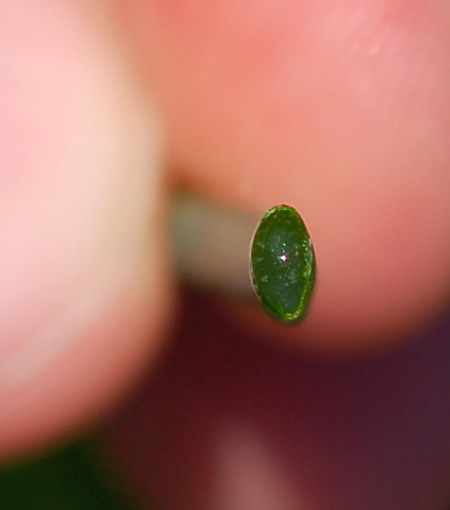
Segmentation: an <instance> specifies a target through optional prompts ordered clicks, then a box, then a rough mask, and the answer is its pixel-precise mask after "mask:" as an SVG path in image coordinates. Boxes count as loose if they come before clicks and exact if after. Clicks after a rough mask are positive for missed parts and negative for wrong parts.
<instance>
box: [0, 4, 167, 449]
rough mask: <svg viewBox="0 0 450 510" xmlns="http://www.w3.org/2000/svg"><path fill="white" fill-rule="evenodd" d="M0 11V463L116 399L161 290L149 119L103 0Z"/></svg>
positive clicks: (151, 332)
mask: <svg viewBox="0 0 450 510" xmlns="http://www.w3.org/2000/svg"><path fill="white" fill-rule="evenodd" d="M0 19H1V20H2V23H1V24H2V30H1V31H0V67H1V79H0V105H1V112H2V113H1V116H0V132H1V137H0V138H1V148H0V150H1V153H2V156H1V161H2V168H1V171H0V196H1V200H0V209H1V212H0V283H1V285H0V458H3V457H4V456H7V455H11V454H14V453H18V452H20V451H23V450H25V449H28V448H31V447H35V446H37V445H39V444H42V443H45V442H46V441H48V440H50V439H52V438H55V437H57V436H59V435H65V434H69V433H72V432H73V430H75V429H76V428H77V427H79V426H81V424H84V423H86V421H87V420H89V419H92V418H93V417H95V416H97V415H99V414H100V413H101V412H102V410H104V409H105V408H106V407H108V406H109V405H111V404H112V403H113V402H114V401H116V400H117V399H118V398H119V397H120V395H121V394H122V393H123V392H124V389H125V388H126V387H127V385H129V383H130V382H131V381H132V380H133V379H135V377H136V374H137V373H139V368H142V367H143V365H144V364H145V363H146V361H147V360H148V359H149V357H151V356H152V355H153V354H154V353H155V352H156V348H157V346H158V344H159V340H160V338H161V329H162V324H163V322H164V318H165V317H166V314H167V310H168V306H167V305H168V293H169V286H168V284H167V280H168V277H167V271H166V259H167V254H166V253H165V254H164V257H163V256H162V254H163V252H165V251H167V250H165V248H164V243H165V240H164V236H163V234H162V231H161V228H162V227H161V218H160V213H159V212H158V211H160V205H161V202H162V201H163V200H162V196H161V186H160V170H159V166H160V165H159V163H160V161H159V160H160V156H161V155H160V136H159V130H158V126H157V123H156V120H155V116H154V112H153V111H152V109H151V107H150V105H149V104H148V101H147V99H146V97H145V94H144V92H143V87H141V85H140V82H139V79H138V73H137V69H136V67H134V66H133V58H132V56H131V55H129V54H128V53H127V51H126V50H125V48H124V47H122V46H123V45H121V44H119V43H118V42H117V41H116V36H115V32H114V28H113V23H112V21H110V20H109V18H108V10H107V7H106V4H105V5H103V4H101V3H98V2H94V3H90V2H83V3H81V4H80V3H78V2H70V1H64V2H58V1H53V0H39V1H26V2H18V3H14V2H4V3H2V5H1V7H0ZM117 39H118V40H119V39H120V38H119V37H118V38H117ZM149 240H150V242H149Z"/></svg>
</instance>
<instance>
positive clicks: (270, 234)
mask: <svg viewBox="0 0 450 510" xmlns="http://www.w3.org/2000/svg"><path fill="white" fill-rule="evenodd" d="M250 272H251V277H252V283H253V288H254V290H255V293H256V295H257V297H258V299H259V300H260V302H261V304H262V306H263V307H264V308H265V309H266V310H267V312H269V313H270V314H271V315H272V316H273V317H274V318H275V319H278V320H279V321H281V322H284V323H286V324H292V323H295V322H297V321H299V320H300V319H301V318H303V317H304V315H305V313H306V310H307V308H308V305H309V302H310V300H311V295H312V292H313V289H314V283H315V280H316V261H315V255H314V250H313V247H312V242H311V238H310V236H309V234H308V231H307V230H306V227H305V224H304V223H303V220H302V219H301V218H300V215H299V214H298V212H297V211H296V210H295V209H294V208H293V207H290V206H288V205H278V206H276V207H273V208H272V209H269V210H268V211H267V212H266V214H264V216H263V217H262V219H261V221H260V222H259V225H258V227H257V229H256V231H255V234H254V236H253V241H252V247H251V253H250Z"/></svg>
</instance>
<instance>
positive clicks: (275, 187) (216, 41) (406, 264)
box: [120, 0, 450, 351]
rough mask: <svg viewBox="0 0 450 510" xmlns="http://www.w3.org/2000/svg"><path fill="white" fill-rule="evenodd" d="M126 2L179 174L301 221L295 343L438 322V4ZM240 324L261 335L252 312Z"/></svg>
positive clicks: (371, 338)
mask: <svg viewBox="0 0 450 510" xmlns="http://www.w3.org/2000/svg"><path fill="white" fill-rule="evenodd" d="M120 3H121V4H122V5H123V6H124V12H126V13H127V14H128V15H129V18H130V20H131V23H130V26H131V27H132V31H133V32H134V33H136V34H137V37H139V40H140V42H141V43H142V47H143V51H144V52H145V55H146V62H147V65H148V70H149V73H150V74H151V76H152V80H153V84H154V87H155V91H156V93H157V96H158V98H159V100H160V102H161V105H162V108H163V110H164V113H165V117H166V119H167V121H168V124H169V135H170V142H171V148H172V155H173V159H174V168H176V175H177V177H178V178H179V179H180V180H182V181H183V183H184V184H185V185H186V186H187V187H190V188H191V189H192V190H194V191H195V192H197V193H199V194H203V195H205V196H207V197H209V198H212V199H213V200H215V201H216V202H218V201H219V200H222V201H223V202H224V203H225V204H226V205H227V204H228V205H230V206H233V207H234V208H236V209H238V210H247V211H251V212H254V213H256V214H260V215H261V214H262V213H263V212H264V211H265V210H266V209H268V208H269V207H272V206H274V205H277V204H280V203H288V204H290V205H293V206H294V207H296V208H297V209H298V210H299V211H300V213H301V214H302V216H303V217H304V219H305V221H306V224H307V226H308V229H309V231H310V234H311V236H312V239H313V242H314V244H315V248H316V253H317V261H318V288H317V293H316V296H315V298H314V304H313V308H312V309H311V313H310V317H309V319H308V320H307V321H306V322H305V323H304V324H303V325H302V327H301V328H299V330H298V333H296V334H294V335H292V336H294V337H296V335H297V339H298V338H300V337H301V338H302V339H303V340H302V341H303V343H305V344H306V343H309V344H310V345H311V346H322V347H324V348H325V349H326V350H328V351H329V350H330V349H334V348H344V349H345V348H347V347H349V346H352V347H355V348H361V349H364V348H366V347H368V346H372V347H374V346H377V345H380V344H382V343H383V342H384V343H387V342H390V341H392V340H393V339H395V338H397V339H398V338H400V337H404V335H406V334H409V333H411V332H412V331H415V330H417V329H418V328H420V327H422V326H423V325H424V324H426V323H427V322H430V321H431V320H432V318H433V317H436V316H437V315H438V314H439V313H441V312H442V310H443V306H444V304H445V301H446V300H447V299H448V296H449V280H450V269H449V267H450V266H449V264H448V260H449V253H450V244H449V243H450V210H449V203H450V201H449V199H448V195H449V188H450V181H449V177H450V174H449V172H448V168H449V165H450V150H449V144H448V140H449V137H450V122H449V119H450V115H449V112H450V92H449V91H450V73H449V66H448V55H449V51H450V31H449V30H448V27H449V22H450V12H449V9H448V4H447V2H445V1H442V0H435V1H431V2H430V1H428V0H420V1H416V2H394V1H392V0H383V1H381V2H376V1H372V0H365V1H363V2H354V1H353V0H345V1H343V2H335V1H333V0H321V1H320V2H306V3H305V2H292V1H290V0H285V1H281V2H280V1H279V0H266V1H264V2H252V1H248V2H237V1H228V0H226V1H220V0H219V1H215V2H199V1H195V0H185V1H182V2H177V3H176V4H172V3H170V2H169V3H168V2H164V1H162V2H161V1H157V0H153V1H148V0H121V2H120ZM230 242H232V241H230ZM250 320H251V321H252V322H253V324H255V325H256V327H257V328H259V325H260V324H262V325H263V326H262V328H260V332H265V331H269V330H270V325H269V324H268V323H264V322H263V319H262V314H261V315H259V316H257V315H252V318H251V319H250ZM272 336H275V337H277V338H279V337H282V336H283V333H281V332H280V330H279V329H273V335H272Z"/></svg>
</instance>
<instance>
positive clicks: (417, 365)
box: [0, 0, 450, 510]
mask: <svg viewBox="0 0 450 510" xmlns="http://www.w3.org/2000/svg"><path fill="white" fill-rule="evenodd" d="M24 5H25V6H24ZM80 5H81V7H80ZM89 6H91V7H88V5H87V4H78V3H72V2H69V1H67V2H56V1H50V0H45V1H44V0H40V1H38V2H36V1H34V2H31V1H30V2H28V3H26V4H23V3H21V4H19V5H18V6H17V5H16V4H8V3H5V5H4V6H2V7H1V8H0V16H1V18H2V19H6V20H7V21H8V22H7V23H6V24H5V26H6V27H7V28H8V29H7V30H2V33H1V35H0V56H1V60H0V63H1V65H2V69H3V66H5V68H6V70H7V72H6V73H4V75H5V76H6V77H7V79H4V77H3V76H2V81H1V85H0V86H1V87H2V99H1V105H2V109H3V110H2V112H6V113H5V114H3V113H2V116H1V117H0V119H1V120H0V122H1V127H0V129H1V132H2V139H3V140H4V139H5V138H4V136H6V140H7V143H5V144H4V145H5V147H4V150H5V154H6V159H4V161H6V164H5V165H4V170H3V167H2V172H1V174H0V175H1V177H0V179H1V183H0V193H1V194H2V201H1V206H0V207H2V214H1V215H0V218H1V222H2V224H1V225H2V228H1V229H0V232H1V234H0V235H1V239H0V241H1V242H0V246H3V247H7V249H3V250H0V257H1V258H0V271H2V272H1V276H2V287H1V295H0V303H1V306H0V311H1V313H2V316H1V320H0V325H1V327H2V332H1V336H0V338H1V345H0V367H2V368H3V371H2V372H0V377H1V379H0V381H1V382H2V384H3V386H2V390H0V457H1V458H6V457H10V456H12V455H17V454H22V453H23V452H25V451H30V450H31V449H34V448H36V447H40V448H42V447H43V446H45V445H47V444H49V442H50V441H55V440H57V439H59V438H61V437H67V436H71V435H72V434H74V433H75V432H76V431H80V430H81V429H83V427H86V426H87V424H88V423H89V422H90V421H92V420H93V419H95V418H99V417H100V415H102V413H104V410H105V409H107V408H108V407H110V406H112V405H113V404H114V403H116V402H117V400H118V399H119V398H121V397H122V396H123V395H124V394H125V393H126V390H127V388H129V386H130V385H131V384H132V382H133V381H135V380H136V378H137V377H138V376H139V374H140V373H141V372H142V369H143V367H144V366H145V365H146V364H148V362H149V361H150V360H151V359H153V358H154V356H155V354H156V352H157V351H158V348H159V345H160V343H161V341H162V340H163V338H164V335H163V332H164V331H165V329H166V328H167V327H168V326H170V324H169V323H170V322H172V321H171V320H169V317H172V316H171V315H170V306H171V303H172V302H173V297H172V296H173V295H172V294H171V289H170V285H171V269H170V260H167V254H168V250H167V249H166V248H165V246H166V245H165V237H166V236H167V232H165V231H164V228H163V219H162V218H160V217H158V216H157V214H156V212H155V210H156V209H157V205H158V200H161V202H162V203H163V205H164V203H165V202H166V200H167V198H166V197H165V193H164V190H163V188H162V183H161V181H160V179H159V173H160V170H159V162H158V151H159V150H160V147H159V145H160V135H159V132H158V128H157V126H156V123H155V119H154V112H153V111H152V109H151V108H150V107H149V108H148V109H147V108H146V106H145V107H144V105H147V100H148V99H149V98H148V97H147V93H144V92H143V90H142V82H141V77H140V75H139V72H138V71H137V69H136V67H137V65H136V63H137V62H139V65H142V66H143V67H144V69H143V70H144V72H145V73H146V74H147V77H148V83H149V85H148V89H147V90H146V92H147V91H148V90H150V89H151V92H152V94H153V95H154V98H155V99H156V102H157V105H158V108H159V110H160V112H161V114H162V120H163V121H164V123H165V128H166V130H167V135H168V142H169V144H170V146H169V149H170V150H169V156H170V158H171V160H172V175H171V178H172V179H174V180H176V181H178V182H181V183H183V184H185V185H186V186H188V187H189V188H190V189H192V190H195V191H196V192H198V193H202V194H204V195H206V196H209V197H211V198H213V199H214V200H217V201H218V202H223V203H225V204H228V205H230V206H233V207H235V208H236V209H238V210H239V209H248V210H251V211H252V212H255V213H257V214H259V213H262V212H263V211H264V210H265V209H267V208H268V207H270V206H273V205H274V204H276V203H282V202H288V203H290V204H291V205H295V206H296V208H298V209H299V210H300V212H301V214H302V216H303V217H304V219H305V221H306V223H307V226H308V229H309V231H310V232H311V234H312V237H313V240H314V243H315V247H316V251H317V256H318V259H319V264H320V266H319V271H320V273H319V278H320V280H319V287H318V289H317V295H316V296H315V299H314V305H313V306H314V307H313V308H312V310H311V315H310V318H309V319H308V321H307V322H305V324H304V325H303V326H302V327H301V329H298V330H295V331H294V330H293V331H290V332H289V335H290V336H291V339H292V341H295V342H299V340H301V342H302V343H303V344H304V345H306V344H309V345H310V347H311V348H318V349H320V350H321V352H322V353H328V354H330V353H332V352H335V351H336V350H338V351H339V352H341V353H347V354H348V353H349V352H354V351H355V349H356V350H361V349H366V348H371V349H374V348H377V347H378V346H379V345H380V344H381V343H385V344H388V345H394V344H396V343H398V342H399V339H400V337H401V336H402V335H404V334H406V333H408V332H411V331H413V330H414V331H417V329H418V328H420V327H422V326H426V325H429V324H430V323H432V321H433V319H434V318H435V317H437V316H438V315H439V313H442V310H443V309H444V306H445V304H446V300H447V298H448V282H449V267H448V253H449V249H450V247H449V242H450V226H449V218H450V214H449V209H448V207H449V206H448V185H449V181H448V179H449V177H448V167H449V163H450V154H449V149H448V143H447V141H448V139H449V135H450V124H449V118H450V115H449V108H450V100H449V92H448V91H449V90H450V88H449V85H450V83H449V82H450V76H449V70H448V65H447V58H448V52H449V46H450V35H449V33H450V32H449V30H448V28H449V24H450V21H449V17H450V14H449V12H448V7H447V6H446V4H445V3H444V2H443V1H442V2H437V1H434V2H425V1H419V0H417V1H415V2H393V1H383V2H368V1H364V2H356V1H354V2H351V1H345V2H339V3H336V2H334V3H333V2H331V0H329V1H321V2H314V4H313V5H309V4H307V3H301V2H294V1H292V2H287V1H284V2H275V1H274V0H273V1H269V0H268V1H265V2H250V1H248V2H225V1H220V2H219V1H216V2H199V1H198V2H193V1H192V2H189V1H184V2H167V1H159V2H156V1H153V2H152V1H143V0H142V1H140V0H136V1H124V0H123V1H120V2H117V9H118V11H117V13H116V14H118V16H117V18H118V19H120V22H121V27H120V30H118V27H117V25H115V24H114V22H113V21H112V20H111V18H110V17H109V15H110V12H109V10H107V9H104V5H103V4H101V3H98V4H97V3H96V4H94V6H92V5H91V3H89ZM56 28H57V29H56ZM125 40H126V41H127V43H129V44H130V47H126V48H124V47H123V46H124V44H123V43H124V41H125ZM131 48H132V50H131ZM127 51H129V53H127ZM133 57H136V58H135V59H134V58H133ZM8 59H9V60H8ZM130 62H131V64H130ZM17 63H19V64H20V66H18V67H16V65H17ZM12 64H14V65H12ZM11 69H13V70H14V71H15V72H14V73H11ZM16 72H17V74H16ZM21 73H25V74H21ZM74 112H82V115H75V114H74ZM155 126H156V127H155ZM93 140H95V143H92V141H93ZM24 141H25V143H27V150H24V149H23V146H24ZM28 144H29V145H28ZM2 150H3V147H2ZM18 175H19V176H20V177H21V178H20V179H18V178H17V176H18ZM125 190H127V191H128V193H126V192H125ZM143 190H145V192H144V191H143ZM118 211H119V212H118ZM149 232H151V236H149V237H151V239H150V240H149V239H148V238H147V236H148V233H149ZM24 234H26V235H24ZM30 254H32V257H30ZM119 269H120V270H119ZM118 275H119V276H118ZM4 282H6V284H4ZM187 301H188V303H191V302H192V310H190V309H188V310H187V312H186V311H185V314H184V316H183V317H184V318H183V319H182V320H183V322H181V325H180V331H179V332H178V335H177V336H176V338H178V340H179V341H178V342H177V343H176V344H175V347H174V352H175V354H174V355H172V356H175V359H174V358H173V357H169V358H168V361H167V365H164V366H163V367H162V368H161V370H160V372H159V373H158V377H157V378H156V382H155V384H154V385H153V386H151V387H150V388H149V389H148V394H149V395H148V400H145V399H144V404H145V405H143V404H142V402H141V401H138V402H132V403H131V404H130V408H129V409H127V413H124V414H122V416H121V417H120V418H119V419H118V420H117V422H116V423H115V424H113V425H112V426H111V430H110V431H109V433H108V436H107V437H109V438H110V439H111V444H113V445H114V446H115V448H116V451H117V454H118V455H120V456H121V457H122V459H123V460H124V461H125V462H128V464H129V467H130V473H134V476H135V479H136V483H137V484H138V485H139V486H140V487H141V488H144V489H145V488H146V487H150V493H151V492H152V491H158V490H159V494H158V496H159V497H160V498H161V499H162V500H163V501H164V500H165V501H166V502H168V503H169V504H172V506H171V508H176V509H177V510H180V509H181V508H196V509H199V510H200V509H202V508H205V509H206V508H208V509H211V508H212V509H215V508H218V509H220V508H222V509H224V508H243V509H245V510H248V508H249V504H250V503H249V501H248V499H246V498H248V492H247V488H248V487H251V488H252V494H254V495H255V499H251V501H252V503H253V504H257V503H259V504H261V503H262V502H265V503H267V505H268V508H271V506H270V505H272V508H283V510H289V509H290V508H299V505H300V503H301V505H302V506H304V507H305V508H307V509H308V510H309V509H311V510H316V509H321V508H324V509H326V508H330V503H331V502H333V503H336V499H335V494H336V491H338V492H339V495H340V499H339V501H341V502H342V505H341V507H342V508H343V509H344V508H347V509H348V508H355V510H358V509H359V508H369V506H367V505H365V503H366V502H367V500H368V498H369V500H371V501H376V502H379V501H380V500H379V499H375V500H374V499H373V496H374V495H378V496H379V497H380V498H382V499H381V504H380V505H378V506H377V507H376V508H380V507H382V508H386V509H388V510H389V509H391V508H392V510H397V509H398V508H402V506H401V504H402V503H404V505H403V507H404V508H408V509H409V510H411V509H414V504H415V505H416V508H417V510H422V509H423V508H425V507H424V505H422V506H420V505H421V504H422V503H423V502H424V501H425V502H429V501H431V500H432V501H435V500H436V501H438V502H442V501H444V500H445V497H446V496H447V493H446V487H447V486H448V483H447V481H448V476H450V469H449V466H448V461H447V459H448V452H449V444H450V438H449V437H448V430H450V424H448V418H447V421H446V416H447V415H448V405H447V403H446V402H445V401H444V400H443V399H442V395H448V394H450V391H447V390H445V391H443V388H444V389H445V388H446V386H445V381H446V380H447V379H448V378H447V379H445V378H444V376H445V374H448V367H447V366H445V363H444V361H443V360H445V359H448V355H447V353H448V350H447V351H446V350H445V343H444V342H443V341H441V342H434V343H433V342H430V344H431V345H430V346H429V347H428V344H425V346H424V345H421V346H420V348H419V347H417V349H418V350H417V351H415V350H414V349H413V347H409V348H408V349H409V350H408V349H405V352H404V353H403V352H401V353H400V354H399V355H398V356H399V357H398V358H395V359H393V360H392V361H387V362H386V363H384V362H376V361H375V362H373V365H370V366H369V367H367V366H365V365H362V366H359V365H357V366H356V368H355V369H354V370H353V369H348V368H346V366H345V365H343V366H340V365H337V367H336V368H335V369H334V370H333V368H329V367H327V365H326V364H325V365H324V366H323V365H321V364H320V363H318V364H316V363H315V362H308V361H305V360H303V359H301V358H300V359H298V358H296V357H295V356H292V355H287V354H286V353H282V351H281V350H279V351H276V350H275V349H274V351H271V350H270V349H269V350H266V349H268V348H267V347H266V346H265V345H258V343H257V342H256V340H257V339H259V337H261V336H263V335H262V333H261V330H262V329H263V330H264V335H265V336H268V337H270V338H271V340H272V341H273V340H275V341H277V342H280V341H282V340H283V339H282V338H281V337H288V336H289V335H288V334H287V333H286V332H285V330H281V329H279V328H277V327H275V326H272V325H270V323H268V322H265V318H264V317H263V315H262V314H260V313H259V312H258V311H256V310H253V309H252V310H248V311H247V310H245V309H243V307H240V308H239V310H236V309H235V307H234V305H233V306H231V310H230V309H227V311H226V313H227V314H229V315H226V316H225V317H223V316H221V311H220V310H219V307H215V306H212V304H211V301H208V300H206V302H205V301H203V300H201V299H200V300H199V302H197V300H196V299H193V298H192V297H191V296H188V299H187ZM208 306H210V307H211V308H210V309H209V310H210V313H211V321H206V320H205V310H208ZM149 310H151V311H152V312H153V313H149ZM72 312H73V313H72ZM230 314H231V315H232V317H233V321H234V323H233V322H232V321H229V316H230ZM255 314H257V315H255ZM216 319H217V321H216ZM243 320H244V321H245V320H247V321H248V322H247V323H246V322H243ZM203 322H205V324H203ZM255 323H256V324H255ZM50 326H51V327H50ZM271 328H272V329H271ZM74 332H75V333H74ZM74 334H75V338H73V336H74ZM186 335H187V336H186ZM185 337H186V338H185ZM36 338H37V339H38V340H39V342H44V343H42V344H40V343H36ZM253 338H254V339H255V342H253V343H252V342H248V340H249V339H253ZM42 339H43V340H42ZM49 339H50V340H49ZM199 339H200V340H205V343H202V342H201V341H200V342H199ZM34 346H37V347H34ZM55 346H57V347H58V349H56V354H54V351H53V350H52V349H54V348H55ZM61 346H62V348H61ZM21 353H25V354H26V353H28V354H27V355H26V356H25V355H24V356H22V354H21ZM30 353H31V354H30ZM36 353H38V354H39V356H38V357H37V358H36V357H35V354H36ZM43 353H44V354H46V356H43V357H41V356H42V354H43ZM199 353H200V354H201V355H199ZM11 360H13V361H14V363H12V362H11ZM239 363H241V364H242V366H241V367H240V368H239ZM309 363H311V364H309ZM11 367H13V368H11ZM230 367H231V368H230ZM236 367H237V368H236ZM261 367H262V368H261ZM419 376H420V377H419ZM298 395H303V397H302V398H303V399H304V400H301V401H299V400H297V399H296V398H295V397H296V396H298ZM224 402H225V403H224ZM155 409H157V410H158V412H156V413H155V412H154V410H155ZM274 409H275V410H276V413H275V414H277V416H274V413H273V410H274ZM270 411H272V412H270ZM279 438H282V440H280V439H279ZM174 439H176V440H174ZM283 440H284V441H285V444H283ZM398 445H402V448H400V453H398V452H399V449H398V448H397V446H398ZM418 446H419V447H418ZM411 452H413V453H414V455H413V454H412V453H411ZM214 455H216V456H218V457H215V459H216V460H217V458H218V459H219V462H209V461H211V458H213V456H214ZM367 458H369V459H370V462H368V461H367ZM411 459H412V460H411ZM411 464H412V465H414V466H416V468H417V467H418V468H417V469H415V470H411V469H410V466H411ZM205 465H207V466H208V470H209V473H208V475H209V478H208V477H207V481H211V482H212V483H211V484H209V485H203V486H202V482H204V479H203V478H202V477H201V476H196V475H200V474H201V468H202V466H203V468H204V466H205ZM180 466H181V469H180ZM361 466H363V467H364V469H361ZM195 468H198V470H197V471H196V469H195ZM388 468H389V469H388ZM236 473H237V474H236ZM355 473H356V474H358V475H359V476H360V478H358V480H359V482H360V483H356V482H355V479H354V474H355ZM150 474H154V478H152V480H154V482H153V485H152V484H149V480H148V478H149V477H150ZM400 475H402V476H400ZM403 475H404V477H403ZM158 484H159V485H158ZM399 487H400V489H401V490H399ZM205 488H206V489H205ZM261 491H263V492H262V494H263V496H261ZM180 494H181V496H182V497H180V499H181V501H180V499H178V500H177V499H176V498H177V495H178V496H180ZM224 494H225V495H226V497H224V498H221V495H224ZM397 494H399V496H398V499H397V500H396V498H395V497H394V496H396V495H397ZM202 498H203V499H202ZM258 498H259V499H258ZM383 498H384V499H383ZM389 498H390V499H389ZM430 498H431V499H430ZM211 501H213V502H214V504H213V506H211V505H209V506H208V504H209V503H210V502H211ZM399 501H400V506H399V503H398V502H399ZM299 502H300V503H299ZM349 502H353V506H352V504H351V503H349ZM361 502H363V503H362V504H361ZM383 503H386V504H383ZM182 505H184V506H182ZM224 505H225V506H224ZM335 507H336V508H339V507H337V506H335ZM250 508H251V507H250ZM257 508H258V510H261V506H258V507H257ZM436 508H439V506H438V505H437V506H436ZM374 510H375V509H374Z"/></svg>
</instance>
